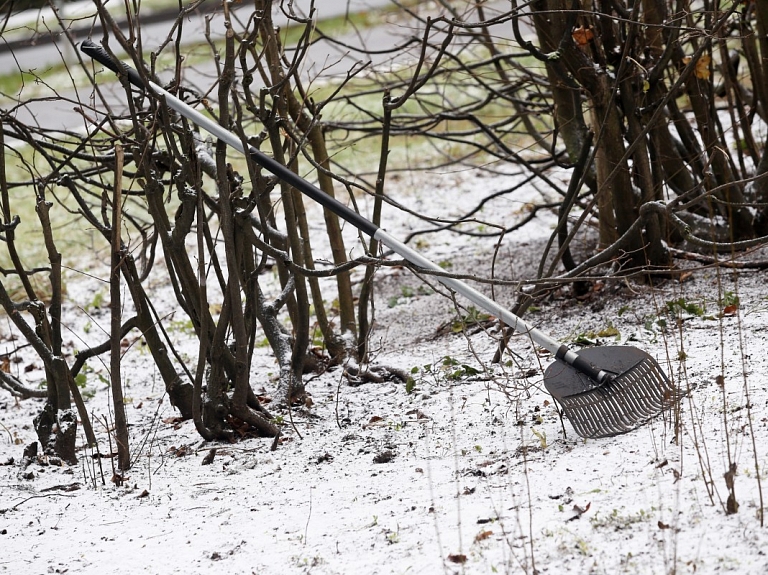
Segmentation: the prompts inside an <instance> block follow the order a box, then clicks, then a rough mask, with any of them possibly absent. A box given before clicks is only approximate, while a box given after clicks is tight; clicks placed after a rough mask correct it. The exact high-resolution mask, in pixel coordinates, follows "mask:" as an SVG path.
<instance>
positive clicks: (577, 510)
mask: <svg viewBox="0 0 768 575" xmlns="http://www.w3.org/2000/svg"><path fill="white" fill-rule="evenodd" d="M591 505H592V502H591V501H590V502H589V503H587V506H586V507H584V508H582V507H581V506H579V505H576V504H575V503H574V505H573V511H574V512H575V513H576V514H575V515H573V516H571V517H569V518H568V519H566V523H567V522H568V521H574V520H576V519H578V518H579V517H581V516H582V515H584V514H585V513H586V512H587V511H589V508H590V507H591Z"/></svg>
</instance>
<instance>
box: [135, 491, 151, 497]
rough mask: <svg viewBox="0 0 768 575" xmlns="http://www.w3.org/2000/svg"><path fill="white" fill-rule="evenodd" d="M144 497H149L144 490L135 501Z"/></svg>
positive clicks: (147, 492)
mask: <svg viewBox="0 0 768 575" xmlns="http://www.w3.org/2000/svg"><path fill="white" fill-rule="evenodd" d="M144 497H149V491H147V490H146V489H145V490H144V491H142V492H141V493H140V494H139V496H138V497H137V498H136V499H142V498H144Z"/></svg>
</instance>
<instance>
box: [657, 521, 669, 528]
mask: <svg viewBox="0 0 768 575" xmlns="http://www.w3.org/2000/svg"><path fill="white" fill-rule="evenodd" d="M658 525H659V529H669V525H667V524H666V523H664V522H662V521H661V520H659V523H658Z"/></svg>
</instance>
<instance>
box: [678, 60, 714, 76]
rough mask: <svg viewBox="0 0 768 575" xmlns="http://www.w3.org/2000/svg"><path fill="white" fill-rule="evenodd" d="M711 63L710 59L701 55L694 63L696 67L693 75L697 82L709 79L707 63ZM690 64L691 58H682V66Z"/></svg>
mask: <svg viewBox="0 0 768 575" xmlns="http://www.w3.org/2000/svg"><path fill="white" fill-rule="evenodd" d="M711 61H712V58H710V57H709V56H707V55H706V54H702V55H701V56H700V57H699V59H698V60H697V61H696V66H695V68H694V70H693V73H694V75H695V76H696V77H697V78H698V79H699V80H708V79H709V63H710V62H711ZM690 63H691V57H690V56H686V57H685V58H683V64H685V65H686V66H687V65H688V64H690Z"/></svg>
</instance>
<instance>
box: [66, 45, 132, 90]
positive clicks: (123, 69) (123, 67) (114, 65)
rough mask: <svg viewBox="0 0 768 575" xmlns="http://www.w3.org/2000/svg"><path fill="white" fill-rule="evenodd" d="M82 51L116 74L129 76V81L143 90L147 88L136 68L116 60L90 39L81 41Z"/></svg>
mask: <svg viewBox="0 0 768 575" xmlns="http://www.w3.org/2000/svg"><path fill="white" fill-rule="evenodd" d="M80 51H81V52H82V53H83V54H85V55H86V56H90V57H91V58H93V59H94V60H96V61H97V62H99V63H101V64H104V65H105V66H106V67H107V68H109V69H110V70H112V71H113V72H114V73H115V74H125V75H126V76H127V78H128V81H129V82H130V83H131V84H133V85H134V86H136V87H137V88H139V89H141V90H145V89H146V86H145V85H144V82H142V81H141V76H139V73H138V72H137V71H136V70H134V69H133V68H131V67H130V66H128V65H127V64H124V63H122V62H116V61H114V60H113V59H112V58H111V56H110V55H109V54H108V53H107V51H106V50H105V49H104V48H102V47H101V46H99V45H98V44H95V43H94V42H92V41H90V40H83V41H82V42H81V43H80Z"/></svg>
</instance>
